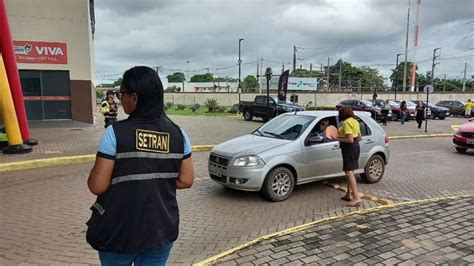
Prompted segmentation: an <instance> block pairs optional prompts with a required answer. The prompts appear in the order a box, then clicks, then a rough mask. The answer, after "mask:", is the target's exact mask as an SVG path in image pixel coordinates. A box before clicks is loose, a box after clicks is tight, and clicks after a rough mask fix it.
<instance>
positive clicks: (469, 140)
mask: <svg viewBox="0 0 474 266" xmlns="http://www.w3.org/2000/svg"><path fill="white" fill-rule="evenodd" d="M466 143H467V144H474V139H468V140H466Z"/></svg>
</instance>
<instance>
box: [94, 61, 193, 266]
mask: <svg viewBox="0 0 474 266" xmlns="http://www.w3.org/2000/svg"><path fill="white" fill-rule="evenodd" d="M120 93H121V94H122V97H121V102H122V106H123V109H124V111H125V113H127V114H129V117H128V118H127V119H126V120H122V121H119V122H117V123H114V124H112V125H110V126H109V127H107V129H106V130H105V132H104V134H103V136H102V139H101V141H100V145H99V149H98V152H97V156H96V161H95V164H94V166H93V168H92V170H91V172H90V175H89V178H88V180H87V184H88V187H89V190H90V191H91V192H92V193H93V194H95V195H97V200H96V202H95V203H94V204H93V205H92V207H91V210H92V215H91V218H90V219H89V221H88V222H87V226H88V229H87V233H86V239H87V242H88V243H89V244H90V245H91V246H92V247H93V248H94V249H96V250H98V252H99V259H100V262H101V264H102V265H132V263H133V264H135V265H165V263H166V261H167V259H168V257H169V254H170V251H171V248H172V246H173V243H174V241H175V240H176V239H177V237H178V226H179V211H178V203H177V200H176V189H185V188H190V187H191V186H192V185H193V182H194V168H193V162H192V159H191V144H190V141H189V138H188V136H187V134H186V133H185V132H184V131H183V130H182V129H181V128H180V127H179V126H177V125H176V124H175V123H173V121H171V119H169V118H168V117H167V116H166V114H165V113H164V104H163V98H164V94H163V85H162V83H161V80H160V78H159V77H158V75H157V73H156V71H155V70H153V69H151V68H149V67H144V66H137V67H133V68H131V69H129V70H127V71H126V72H125V73H124V74H123V81H122V85H121V87H120Z"/></svg>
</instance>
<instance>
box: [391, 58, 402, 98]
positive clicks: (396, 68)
mask: <svg viewBox="0 0 474 266" xmlns="http://www.w3.org/2000/svg"><path fill="white" fill-rule="evenodd" d="M400 55H402V54H397V62H396V63H395V81H394V82H393V83H394V84H393V86H394V87H395V88H394V89H395V100H396V99H397V91H398V57H399V56H400Z"/></svg>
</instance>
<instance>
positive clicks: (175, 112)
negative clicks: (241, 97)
mask: <svg viewBox="0 0 474 266" xmlns="http://www.w3.org/2000/svg"><path fill="white" fill-rule="evenodd" d="M191 108H192V106H191V105H186V106H185V108H184V109H183V110H177V108H176V106H173V107H170V108H168V110H166V114H167V115H205V116H235V115H236V114H231V113H229V112H228V111H229V109H230V107H229V106H226V107H224V108H225V111H224V112H212V113H210V112H208V108H207V107H206V106H201V107H199V108H198V109H197V110H196V111H195V112H193V110H192V109H191Z"/></svg>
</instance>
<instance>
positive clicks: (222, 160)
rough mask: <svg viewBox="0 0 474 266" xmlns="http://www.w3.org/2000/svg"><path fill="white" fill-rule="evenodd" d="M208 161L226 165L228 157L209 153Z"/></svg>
mask: <svg viewBox="0 0 474 266" xmlns="http://www.w3.org/2000/svg"><path fill="white" fill-rule="evenodd" d="M209 161H211V162H213V163H215V164H218V165H222V166H227V165H228V164H229V159H227V158H224V157H221V156H218V155H216V154H213V153H211V155H210V156H209Z"/></svg>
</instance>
